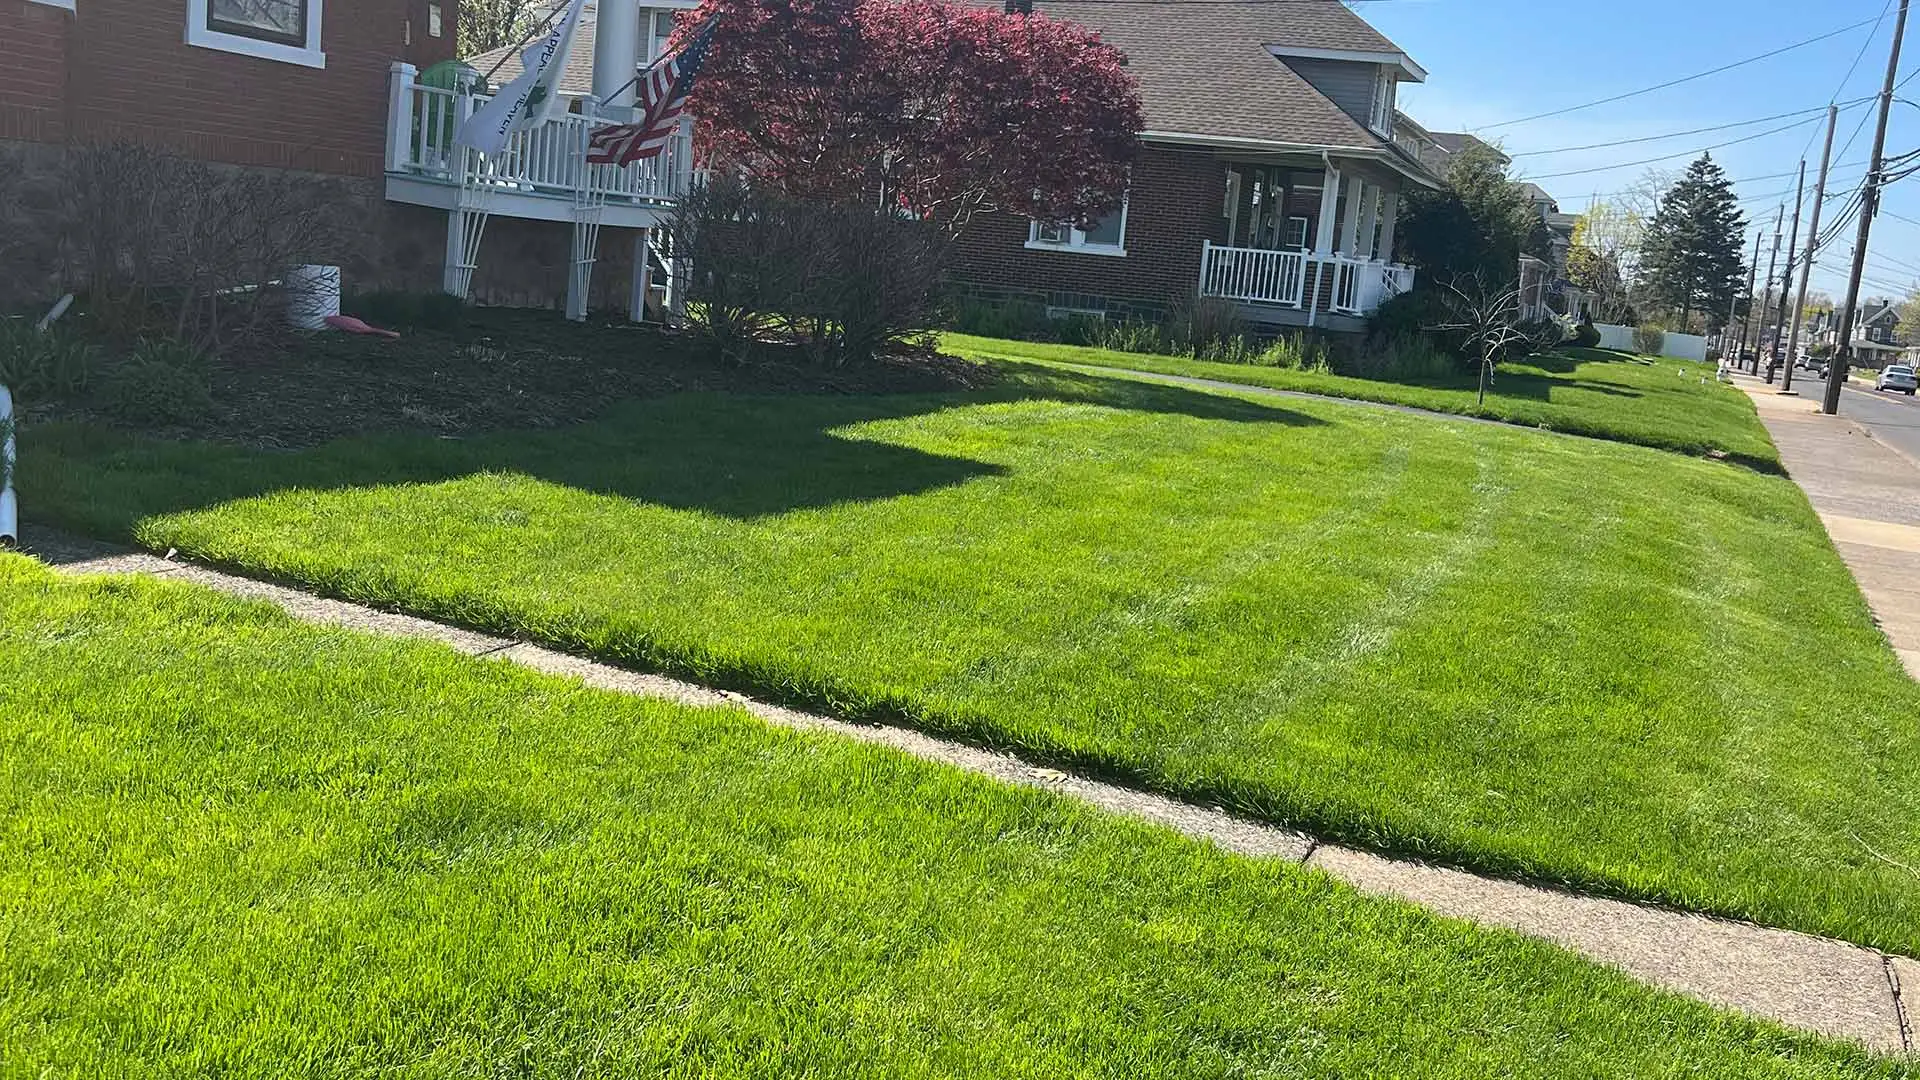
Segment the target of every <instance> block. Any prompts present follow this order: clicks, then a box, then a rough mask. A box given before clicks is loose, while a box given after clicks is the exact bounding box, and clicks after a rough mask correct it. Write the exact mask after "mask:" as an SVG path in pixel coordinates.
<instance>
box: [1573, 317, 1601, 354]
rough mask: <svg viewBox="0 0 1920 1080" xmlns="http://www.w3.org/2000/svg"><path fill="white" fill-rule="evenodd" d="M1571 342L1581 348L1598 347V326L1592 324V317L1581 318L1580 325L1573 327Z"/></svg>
mask: <svg viewBox="0 0 1920 1080" xmlns="http://www.w3.org/2000/svg"><path fill="white" fill-rule="evenodd" d="M1573 343H1574V344H1575V345H1578V346H1579V347H1580V348H1583V349H1597V348H1599V347H1600V328H1599V327H1597V326H1595V325H1593V320H1592V319H1581V320H1580V325H1579V326H1576V327H1574V329H1573Z"/></svg>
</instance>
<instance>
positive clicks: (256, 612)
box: [0, 555, 1898, 1080]
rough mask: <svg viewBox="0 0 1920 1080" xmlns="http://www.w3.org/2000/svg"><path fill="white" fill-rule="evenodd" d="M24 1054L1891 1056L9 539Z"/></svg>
mask: <svg viewBox="0 0 1920 1080" xmlns="http://www.w3.org/2000/svg"><path fill="white" fill-rule="evenodd" d="M0 810H3V811H4V819H5V821H6V823H7V824H6V828H5V829H4V830H0V943H3V944H4V949H0V1027H4V1030H5V1031H6V1033H7V1036H6V1039H5V1040H4V1041H3V1042H0V1075H4V1076H8V1077H16V1076H17V1077H40V1076H55V1075H62V1076H85V1077H106V1076H129V1077H132V1076H138V1077H152V1076H223V1077H254V1076H259V1077H268V1076H272V1077H280V1076H288V1075H300V1076H310V1077H323V1076H339V1077H346V1076H353V1077H365V1076H375V1075H379V1076H420V1077H448V1076H474V1077H480V1076H509V1075H511V1076H526V1077H566V1078H570V1080H571V1078H578V1077H583V1076H609V1077H611V1076H622V1077H626V1076H655V1075H674V1076H780V1077H787V1076H801V1075H815V1076H835V1077H839V1076H1012V1075H1022V1076H1029V1075H1030V1076H1069V1075H1070V1076H1115V1077H1129V1078H1131V1077H1145V1076H1182V1077H1201V1076H1220V1077H1229V1076H1255V1075H1259V1076H1280V1075H1293V1076H1362V1075H1364V1076H1389V1075H1395V1076H1409V1077H1433V1076H1459V1077H1476V1078H1477V1077H1484V1076H1493V1075H1501V1076H1539V1077H1553V1078H1558V1077H1565V1076H1622V1077H1628V1076H1636V1077H1637V1076H1651V1075H1680V1074H1682V1073H1684V1074H1685V1075H1688V1076H1698V1077H1750V1076H1781V1077H1787V1076H1792V1077H1837V1076H1865V1075H1872V1074H1880V1075H1894V1074H1896V1073H1897V1072H1898V1067H1897V1066H1895V1065H1893V1064H1891V1063H1878V1064H1876V1063H1874V1062H1871V1061H1869V1060H1867V1059H1866V1057H1865V1056H1864V1054H1862V1053H1861V1052H1859V1051H1856V1050H1852V1049H1848V1048H1843V1047H1839V1046H1835V1045H1830V1044H1822V1043H1819V1042H1817V1041H1815V1040H1812V1039H1809V1038H1803V1037H1797V1036H1790V1035H1787V1034H1784V1033H1782V1032H1780V1031H1778V1030H1777V1029H1774V1028H1771V1027H1770V1026H1767V1025H1762V1024H1757V1023H1753V1022H1749V1021H1746V1020H1743V1019H1739V1018H1736V1017H1734V1016H1731V1015H1728V1014H1721V1013H1717V1012H1715V1011H1714V1010H1711V1009H1709V1008H1707V1007H1706V1006H1703V1005H1699V1004H1696V1003H1693V1002H1690V1001H1686V1000H1683V999H1681V998H1678V997H1675V996H1672V995H1668V994H1662V993H1657V992H1654V991H1651V990H1648V989H1646V988H1643V987H1639V986H1636V985H1634V984H1632V983H1630V982H1629V981H1628V980H1627V979H1625V978H1624V977H1622V976H1619V975H1616V974H1613V973H1611V972H1608V971H1605V970H1602V969H1600V968H1598V967H1595V966H1592V965H1589V964H1586V963H1584V962H1581V961H1579V960H1576V959H1574V958H1572V957H1570V956H1568V955H1566V954H1563V953H1560V952H1558V951H1556V950H1554V949H1552V948H1549V947H1547V946H1545V945H1542V944H1538V943H1533V942H1526V941H1522V940H1520V939H1517V938H1513V937H1509V936H1507V935H1504V934H1493V933H1487V932H1482V931H1476V930H1472V929H1469V928H1467V927H1465V926H1462V925H1460V924H1457V923H1451V922H1447V921H1443V920H1440V919H1437V918H1433V917H1430V916H1427V915H1424V914H1422V913H1420V912H1418V911H1417V910H1415V909H1412V908H1410V907H1406V906H1403V905H1400V904H1396V903H1390V902H1386V901H1378V900H1368V899H1364V898H1361V897H1359V896H1357V895H1356V894H1354V893H1352V892H1351V891H1349V890H1347V889H1346V888H1344V887H1342V886H1339V885H1337V884H1335V883H1333V882H1331V881H1330V880H1328V879H1326V878H1324V877H1323V876H1321V875H1319V874H1316V873H1313V872H1309V871H1304V870H1300V869H1298V868H1296V867H1293V866H1290V865H1282V864H1276V863H1261V862H1255V861H1251V860H1245V859H1240V858H1234V857H1229V856H1225V855H1222V854H1220V853H1219V852H1217V851H1216V850H1214V849H1212V848H1209V847H1206V846H1203V845H1199V844H1194V843H1189V842H1186V841H1183V840H1181V839H1179V838H1177V837H1174V836H1172V835H1171V834H1168V833H1164V832H1161V831H1159V830H1155V829H1151V828H1148V827H1145V826H1140V825H1134V824H1131V823H1128V822H1124V821H1120V820H1116V819H1112V818H1109V817H1105V816H1103V815H1099V814H1096V813H1093V812H1090V811H1086V810H1083V809H1080V808H1077V807H1074V806H1072V805H1070V804H1068V803H1066V802H1064V801H1063V800H1060V799H1057V798H1054V797H1051V796H1047V795H1043V794H1039V793H1035V792H1028V791H1022V790H1016V789H1012V788H1006V787H1001V786H998V785H995V784H992V783H990V782H987V781H984V780H980V779H977V778H972V777H968V776H965V775H963V774H960V773H957V772H955V771H952V770H947V769H941V768H936V767H933V766H929V765H925V764H922V763H919V762H914V761H911V760H909V759H906V758H904V757H900V756H897V755H893V754H890V753H888V752H885V751H881V750H877V749H874V748H870V747H865V746H861V745H859V744H856V743H853V742H850V741H847V740H841V739H836V738H833V737H829V736H811V737H810V736H801V735H795V734H788V733H782V732H777V731H773V730H770V729H767V728H764V727H762V726H761V725H759V724H758V723H756V722H755V721H753V720H752V719H751V718H749V717H747V716H746V715H744V714H742V713H738V712H734V711H698V710H692V709H685V708H679V707H673V706H668V705H663V704H658V703H640V702H636V701H633V700H629V699H624V698H621V697H619V696H617V695H612V694H606V693H600V692H597V691H592V690H586V689H583V688H580V687H578V686H577V685H574V684H569V683H566V682H563V681H560V680H556V679H550V678H545V677H541V676H536V675H532V674H529V673H526V672H523V671H520V670H517V669H514V668H512V667H510V666H508V665H505V664H501V663H497V662H490V661H484V660H475V659H469V658H465V657H460V656H457V655H456V654H454V653H452V652H451V651H450V650H446V649H442V648H439V647H437V646H430V645H423V644H417V643H408V642H397V641H390V640H381V639H376V638H371V637H366V636H361V635H356V634H352V633H349V632H345V631H337V630H318V629H312V628H306V627H300V626H296V625H293V624H292V623H291V622H290V621H289V620H288V619H287V618H286V617H284V616H282V615H281V614H280V613H279V612H277V611H273V610H271V609H268V608H266V607H264V606H256V605H247V604H242V603H239V602H236V601H233V600H230V599H227V598H224V597H219V596H215V595H213V594H210V593H207V592H204V591H201V590H197V589H191V588H186V587H182V586H175V585H168V584H163V583H156V582H132V581H126V580H114V579H91V580H72V579H69V580H65V581H57V580H55V579H54V578H53V577H52V576H51V575H50V574H49V573H47V572H46V571H43V570H41V569H39V568H37V567H33V566H31V564H29V563H28V562H27V561H26V560H24V559H22V558H20V557H18V556H9V555H0Z"/></svg>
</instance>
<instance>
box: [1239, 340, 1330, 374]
mask: <svg viewBox="0 0 1920 1080" xmlns="http://www.w3.org/2000/svg"><path fill="white" fill-rule="evenodd" d="M1248 363H1252V364H1257V365H1259V366H1260V367H1272V368H1288V369H1291V370H1294V371H1327V370H1330V367H1331V365H1330V363H1329V360H1328V356H1327V348H1326V346H1325V345H1322V344H1320V343H1319V342H1317V341H1314V340H1312V339H1310V338H1308V337H1307V336H1306V335H1304V334H1282V335H1281V336H1279V337H1277V338H1274V339H1273V340H1272V341H1270V342H1268V343H1267V345H1266V347H1265V348H1263V349H1261V350H1260V352H1259V353H1258V354H1256V355H1255V356H1254V357H1253V358H1252V359H1251V360H1249V361H1248Z"/></svg>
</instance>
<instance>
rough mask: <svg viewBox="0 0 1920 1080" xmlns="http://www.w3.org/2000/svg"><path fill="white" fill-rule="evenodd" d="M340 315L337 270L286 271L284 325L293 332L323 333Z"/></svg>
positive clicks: (295, 268)
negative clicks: (293, 330)
mask: <svg viewBox="0 0 1920 1080" xmlns="http://www.w3.org/2000/svg"><path fill="white" fill-rule="evenodd" d="M338 314H340V268H339V267H337V266H296V267H293V268H292V269H290V270H288V271H287V322H289V323H291V324H292V325H293V327H294V328H295V329H296V330H325V329H326V328H327V316H329V315H338Z"/></svg>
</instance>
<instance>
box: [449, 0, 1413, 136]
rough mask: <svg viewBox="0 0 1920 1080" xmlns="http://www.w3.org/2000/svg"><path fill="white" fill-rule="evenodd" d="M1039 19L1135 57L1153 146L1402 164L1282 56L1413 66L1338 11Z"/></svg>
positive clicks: (484, 65)
mask: <svg viewBox="0 0 1920 1080" xmlns="http://www.w3.org/2000/svg"><path fill="white" fill-rule="evenodd" d="M993 6H996V7H997V6H999V5H998V4H997V3H995V4H994V5H993ZM1034 9H1035V10H1036V11H1038V12H1040V13H1041V14H1044V15H1049V16H1052V17H1054V18H1059V19H1066V20H1068V21H1070V22H1075V23H1079V24H1080V25H1082V26H1085V27H1087V28H1089V29H1091V30H1095V31H1098V32H1099V34H1100V37H1101V39H1102V40H1104V41H1106V42H1108V43H1109V44H1111V45H1113V46H1115V47H1116V48H1118V49H1120V51H1122V52H1124V53H1126V54H1127V70H1128V71H1129V72H1131V73H1132V75H1133V76H1134V78H1135V79H1137V80H1139V83H1140V97H1141V101H1142V103H1143V104H1144V105H1145V111H1146V131H1147V132H1148V133H1149V134H1152V135H1169V134H1172V135H1187V136H1200V137H1204V138H1214V139H1222V140H1230V141H1252V142H1262V143H1273V144H1291V145H1300V146H1312V147H1329V148H1345V149H1365V150H1371V151H1382V150H1384V151H1388V152H1390V153H1397V151H1394V148H1393V147H1392V145H1391V143H1390V142H1388V141H1387V140H1384V139H1382V138H1380V137H1379V136H1378V135H1375V134H1374V133H1373V132H1371V131H1369V130H1367V128H1366V127H1365V126H1364V125H1362V124H1361V123H1359V122H1358V121H1356V120H1355V119H1354V118H1353V117H1351V116H1349V115H1348V114H1347V113H1346V111H1345V110H1343V109H1341V108H1340V107H1339V106H1338V105H1335V104H1334V103H1333V102H1332V101H1330V100H1328V99H1327V97H1326V96H1325V95H1323V94H1321V93H1320V92H1319V91H1318V90H1316V89H1314V87H1313V85H1312V84H1311V83H1309V82H1308V81H1307V80H1306V79H1305V78H1303V77H1301V76H1300V75H1299V74H1298V73H1297V72H1295V71H1294V70H1293V68H1291V67H1289V66H1288V65H1287V63H1286V62H1285V61H1284V60H1282V59H1280V58H1278V57H1276V56H1275V55H1274V50H1276V49H1278V50H1279V51H1281V52H1285V51H1287V50H1289V49H1302V50H1313V51H1315V52H1361V53H1374V54H1382V53H1385V54H1400V55H1404V53H1402V51H1401V49H1400V47H1399V46H1398V45H1395V44H1394V43H1393V42H1392V41H1390V40H1388V39H1387V38H1386V37H1385V36H1384V35H1382V34H1381V33H1380V32H1379V31H1377V30H1375V29H1374V28H1373V27H1371V26H1369V25H1368V24H1367V22H1366V20H1364V19H1362V18H1360V17H1359V16H1358V15H1355V14H1354V13H1353V12H1352V11H1350V10H1348V8H1347V7H1346V5H1344V4H1342V3H1340V0H1288V2H1285V3H1239V4H1225V3H1220V2H1219V0H1163V2H1159V3H1151V4H1144V3H1141V4H1115V3H1101V2H1092V3H1086V2H1075V0H1036V3H1035V4H1034ZM593 30H594V23H593V12H592V11H591V10H590V11H588V12H586V13H585V14H584V15H583V17H582V20H581V26H580V37H579V40H578V41H577V42H576V43H575V45H574V50H573V55H572V57H571V58H570V60H569V62H568V64H567V71H566V74H565V75H564V76H563V77H562V78H561V81H560V90H561V92H562V93H564V94H586V93H589V92H591V90H592V88H593V37H594V34H593ZM468 62H469V63H471V64H473V65H474V66H475V67H477V68H479V69H480V71H481V72H483V73H484V72H487V71H489V70H493V69H494V68H495V67H496V65H497V66H498V70H497V71H496V72H495V74H494V75H493V76H492V78H491V81H492V82H493V83H494V84H495V85H499V84H501V83H504V82H506V81H508V80H510V79H513V78H514V77H515V76H517V75H519V74H520V60H519V56H518V55H517V50H513V49H495V50H493V51H492V52H488V53H483V54H481V55H479V56H476V57H473V58H472V59H470V60H469V61H468ZM1436 138H1438V136H1436Z"/></svg>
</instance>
